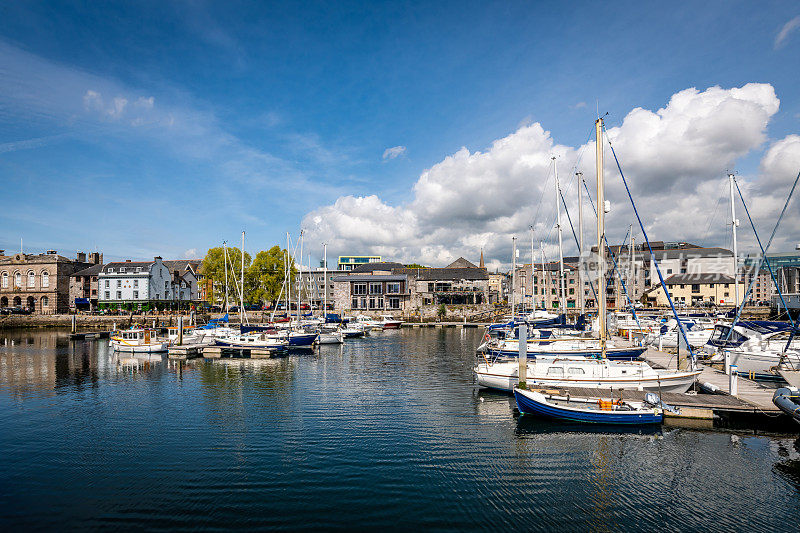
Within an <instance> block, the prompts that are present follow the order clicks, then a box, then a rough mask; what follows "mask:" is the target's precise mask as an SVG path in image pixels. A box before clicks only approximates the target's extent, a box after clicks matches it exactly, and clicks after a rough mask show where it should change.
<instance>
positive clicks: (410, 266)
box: [406, 263, 430, 268]
mask: <svg viewBox="0 0 800 533" xmlns="http://www.w3.org/2000/svg"><path fill="white" fill-rule="evenodd" d="M406 268H430V267H426V266H425V265H420V264H417V263H411V264H410V265H406Z"/></svg>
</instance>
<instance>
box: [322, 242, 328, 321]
mask: <svg viewBox="0 0 800 533" xmlns="http://www.w3.org/2000/svg"><path fill="white" fill-rule="evenodd" d="M322 271H323V274H322V323H323V324H325V323H326V322H327V321H328V245H327V244H325V243H324V242H323V243H322Z"/></svg>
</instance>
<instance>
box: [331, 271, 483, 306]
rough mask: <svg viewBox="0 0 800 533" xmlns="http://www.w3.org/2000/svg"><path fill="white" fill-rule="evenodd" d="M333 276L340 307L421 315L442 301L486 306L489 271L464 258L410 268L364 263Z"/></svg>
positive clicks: (335, 295) (335, 296) (449, 304)
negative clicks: (345, 272) (446, 264)
mask: <svg viewBox="0 0 800 533" xmlns="http://www.w3.org/2000/svg"><path fill="white" fill-rule="evenodd" d="M338 274H339V275H337V276H335V277H334V278H333V282H334V302H335V305H336V309H339V310H351V311H354V312H360V311H375V312H388V313H396V312H400V313H403V314H409V313H412V312H415V313H420V314H421V315H425V314H433V313H434V312H435V310H436V309H438V308H439V306H441V305H442V304H444V305H446V306H471V307H474V308H476V309H477V308H484V307H486V306H488V304H489V293H490V287H489V274H488V273H487V272H486V269H485V268H481V267H478V266H475V264H473V263H471V262H469V261H467V260H466V259H464V258H463V257H461V258H458V259H457V260H455V261H453V262H452V263H451V264H450V265H448V266H446V267H444V268H423V267H419V268H416V267H415V268H407V267H405V266H403V265H401V264H400V263H392V262H380V263H368V264H363V265H361V266H359V267H357V268H355V269H353V270H352V271H350V272H349V273H348V274H346V275H342V273H341V272H340V273H338Z"/></svg>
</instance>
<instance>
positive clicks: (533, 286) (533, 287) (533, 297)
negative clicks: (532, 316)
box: [531, 226, 536, 311]
mask: <svg viewBox="0 0 800 533" xmlns="http://www.w3.org/2000/svg"><path fill="white" fill-rule="evenodd" d="M535 263H536V257H534V255H533V226H531V302H533V311H536V264H535Z"/></svg>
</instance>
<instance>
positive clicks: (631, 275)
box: [628, 230, 636, 305]
mask: <svg viewBox="0 0 800 533" xmlns="http://www.w3.org/2000/svg"><path fill="white" fill-rule="evenodd" d="M635 249H636V246H635V243H634V240H633V230H631V249H630V250H629V258H628V287H629V288H630V289H631V294H632V295H633V298H631V305H634V304H635V303H636V267H635V266H634V263H633V261H634V259H636V254H635V253H634V250H635Z"/></svg>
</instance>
